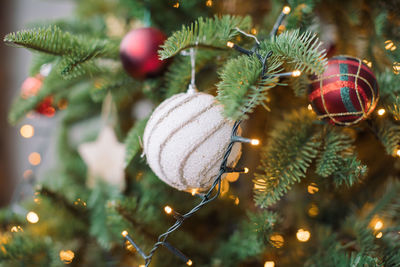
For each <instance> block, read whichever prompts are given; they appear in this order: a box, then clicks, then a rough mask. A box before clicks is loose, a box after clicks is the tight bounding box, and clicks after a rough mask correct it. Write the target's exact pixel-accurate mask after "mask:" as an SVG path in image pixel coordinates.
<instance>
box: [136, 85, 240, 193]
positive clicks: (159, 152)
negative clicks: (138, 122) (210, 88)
mask: <svg viewBox="0 0 400 267" xmlns="http://www.w3.org/2000/svg"><path fill="white" fill-rule="evenodd" d="M221 112H222V106H221V105H218V103H217V102H216V101H215V98H214V97H213V96H212V95H209V94H205V93H199V92H190V93H181V94H177V95H174V96H172V97H170V98H168V99H167V100H165V101H164V102H162V103H161V104H160V105H159V106H158V107H157V108H156V110H155V111H154V112H153V114H152V115H151V117H150V119H149V121H148V122H147V125H146V128H145V130H144V135H143V146H144V154H145V155H146V158H147V162H148V164H149V165H150V168H151V169H152V170H153V171H154V173H155V174H156V175H157V176H158V177H159V178H160V179H161V180H162V181H164V182H165V183H167V184H168V185H170V186H172V187H174V188H176V189H178V190H184V191H188V192H190V191H192V190H198V191H204V190H206V189H208V188H210V187H211V185H212V183H213V182H214V180H215V178H216V177H217V175H218V173H219V168H220V165H221V162H222V159H223V157H224V154H225V152H226V149H227V147H228V145H229V143H230V136H231V133H232V127H233V124H234V122H233V121H231V120H228V119H225V118H224V117H223V116H222V114H221ZM240 154H241V144H240V143H235V144H234V146H233V148H232V152H231V154H230V156H229V158H228V162H227V166H229V167H234V165H235V164H236V163H237V161H238V160H239V158H240Z"/></svg>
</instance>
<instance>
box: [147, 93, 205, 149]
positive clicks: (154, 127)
mask: <svg viewBox="0 0 400 267" xmlns="http://www.w3.org/2000/svg"><path fill="white" fill-rule="evenodd" d="M179 95H182V96H187V94H186V93H183V94H178V95H177V96H179ZM195 96H197V95H196V94H192V95H190V96H189V97H186V98H185V99H183V100H182V101H181V102H179V103H178V104H176V105H175V106H173V107H171V109H170V110H168V111H167V112H166V114H165V115H164V116H163V117H161V118H159V119H158V120H157V121H156V122H155V124H154V126H153V128H152V129H151V130H150V133H149V136H148V137H147V142H146V146H145V148H149V142H150V139H151V137H152V135H153V134H154V132H155V131H156V129H157V127H158V126H159V125H160V124H161V123H162V122H163V121H164V120H165V119H166V118H167V117H168V116H169V115H170V114H171V113H172V112H173V111H175V110H176V109H177V108H180V107H181V106H182V105H184V104H186V103H188V102H189V101H191V100H192V99H193V98H194V97H195ZM156 110H158V109H156ZM157 112H158V111H157ZM164 112H165V111H164ZM146 150H147V149H146ZM145 152H147V151H145Z"/></svg>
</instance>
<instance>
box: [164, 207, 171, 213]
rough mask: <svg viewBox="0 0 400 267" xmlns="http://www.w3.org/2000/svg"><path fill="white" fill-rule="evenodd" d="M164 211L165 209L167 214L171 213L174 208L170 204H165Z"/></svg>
mask: <svg viewBox="0 0 400 267" xmlns="http://www.w3.org/2000/svg"><path fill="white" fill-rule="evenodd" d="M164 211H165V213H166V214H171V212H172V208H171V207H170V206H165V207H164Z"/></svg>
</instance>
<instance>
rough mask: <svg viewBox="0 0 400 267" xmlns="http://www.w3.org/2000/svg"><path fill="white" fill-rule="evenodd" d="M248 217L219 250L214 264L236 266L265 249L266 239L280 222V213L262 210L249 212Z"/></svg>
mask: <svg viewBox="0 0 400 267" xmlns="http://www.w3.org/2000/svg"><path fill="white" fill-rule="evenodd" d="M248 217H249V219H248V220H245V221H243V222H242V223H241V225H240V227H239V229H238V230H236V231H235V232H234V233H233V234H232V235H231V236H230V238H229V240H228V241H226V242H225V244H222V245H221V246H220V248H219V249H218V250H217V252H216V253H215V256H214V258H213V266H234V265H236V264H237V263H238V262H242V261H245V260H248V259H251V258H253V257H255V256H257V255H259V254H260V253H262V251H263V250H264V249H265V247H266V240H268V239H269V236H270V235H271V234H272V231H273V229H274V226H275V225H276V223H277V222H278V214H276V213H273V212H270V211H262V212H258V213H248Z"/></svg>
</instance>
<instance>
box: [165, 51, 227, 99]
mask: <svg viewBox="0 0 400 267" xmlns="http://www.w3.org/2000/svg"><path fill="white" fill-rule="evenodd" d="M218 55H219V56H220V55H221V53H220V52H215V51H209V50H208V51H205V50H199V51H197V53H196V73H198V72H199V71H200V70H201V69H203V68H204V66H206V65H207V64H209V63H211V62H214V63H215V57H216V56H218ZM190 78H191V63H190V57H188V56H176V57H175V58H174V60H173V62H172V63H171V65H170V66H169V68H168V71H167V73H166V74H165V80H166V85H165V89H164V90H165V91H166V96H167V97H170V96H172V95H175V94H178V93H181V92H184V91H186V90H187V88H188V84H189V82H190Z"/></svg>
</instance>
